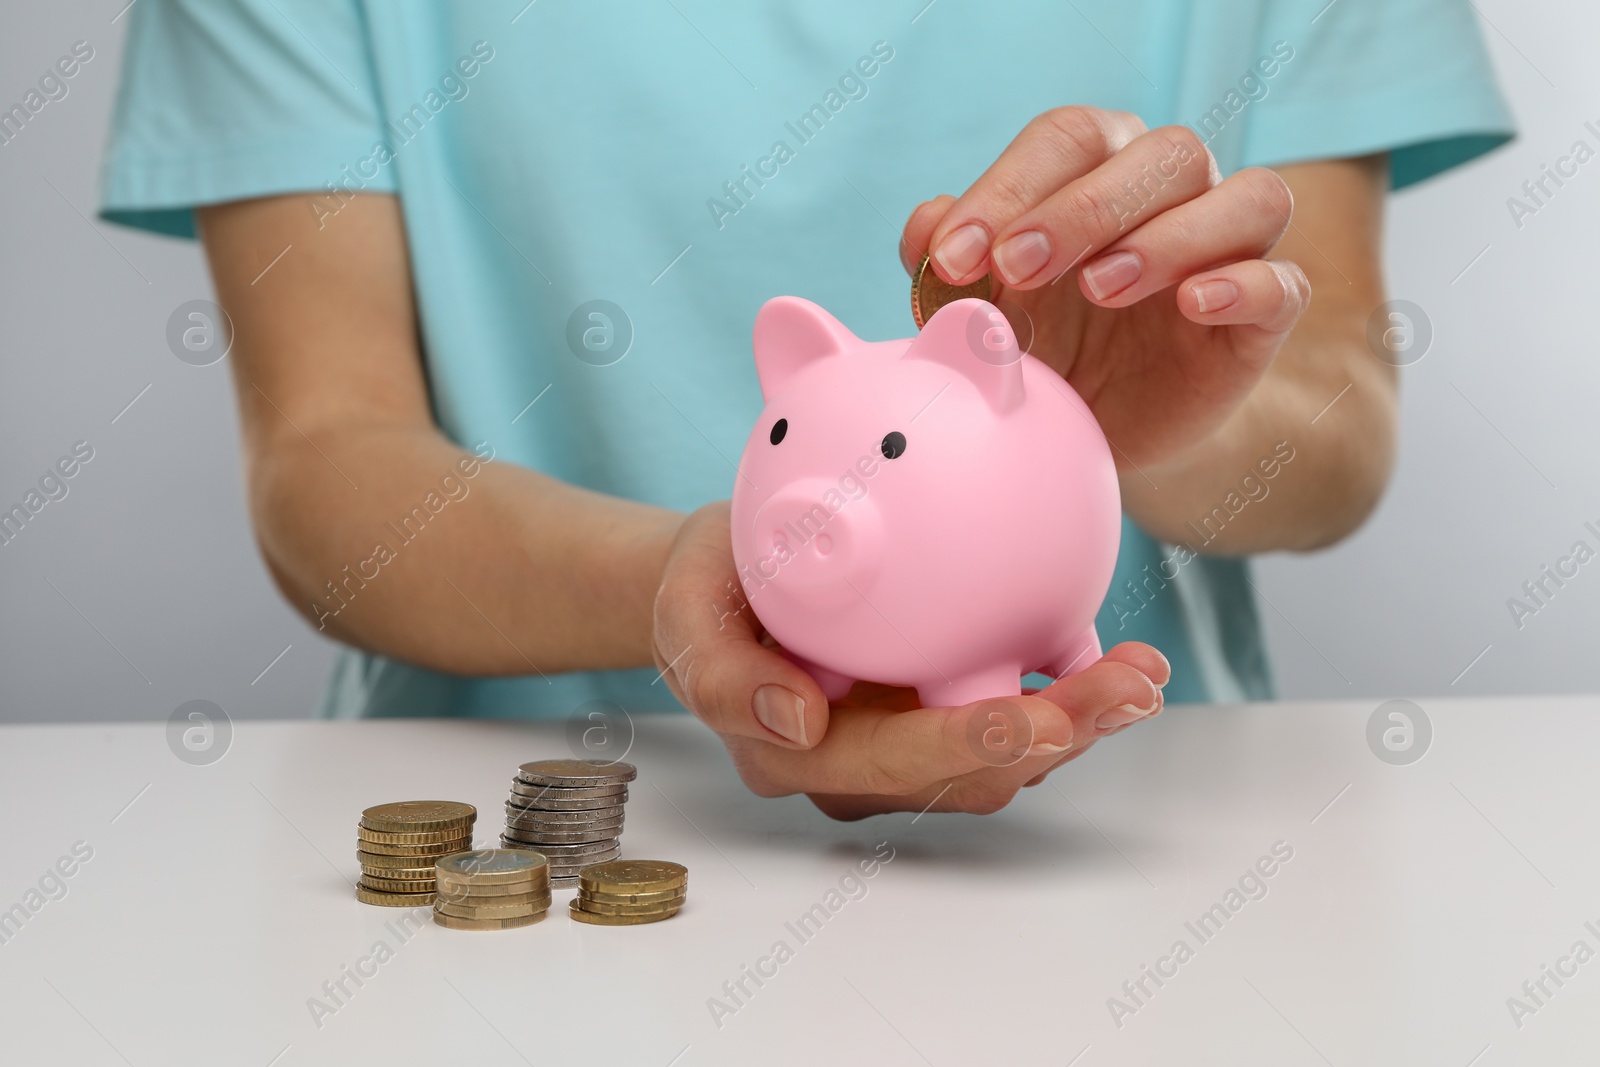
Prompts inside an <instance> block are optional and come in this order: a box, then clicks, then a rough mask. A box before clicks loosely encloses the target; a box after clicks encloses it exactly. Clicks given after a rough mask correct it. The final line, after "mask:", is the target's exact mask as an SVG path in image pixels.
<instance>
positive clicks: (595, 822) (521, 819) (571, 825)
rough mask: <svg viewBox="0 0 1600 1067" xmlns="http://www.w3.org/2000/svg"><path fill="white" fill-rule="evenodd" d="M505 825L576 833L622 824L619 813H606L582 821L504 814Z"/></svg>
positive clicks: (537, 830) (552, 831) (560, 832)
mask: <svg viewBox="0 0 1600 1067" xmlns="http://www.w3.org/2000/svg"><path fill="white" fill-rule="evenodd" d="M506 825H507V826H509V827H512V828H513V829H516V830H527V831H530V832H532V833H551V834H576V833H585V832H587V831H590V830H617V829H619V828H620V827H621V826H622V816H621V815H607V816H606V817H605V818H603V819H584V820H583V821H582V822H545V821H544V820H542V819H530V818H528V817H526V816H523V815H516V816H510V815H508V816H506Z"/></svg>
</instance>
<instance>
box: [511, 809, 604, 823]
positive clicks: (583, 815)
mask: <svg viewBox="0 0 1600 1067" xmlns="http://www.w3.org/2000/svg"><path fill="white" fill-rule="evenodd" d="M506 814H507V816H515V817H518V819H531V821H534V822H552V824H554V822H594V821H595V819H619V817H622V805H606V806H605V808H584V809H582V811H539V809H538V808H518V806H517V805H506Z"/></svg>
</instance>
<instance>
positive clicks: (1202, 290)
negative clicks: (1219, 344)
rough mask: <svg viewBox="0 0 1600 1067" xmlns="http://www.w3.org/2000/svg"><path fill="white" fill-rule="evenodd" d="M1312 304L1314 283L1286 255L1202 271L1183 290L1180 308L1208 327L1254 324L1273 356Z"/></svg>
mask: <svg viewBox="0 0 1600 1067" xmlns="http://www.w3.org/2000/svg"><path fill="white" fill-rule="evenodd" d="M1310 306H1311V281H1310V280H1309V279H1308V278H1307V277H1306V274H1305V271H1303V270H1301V269H1300V266H1299V264H1296V263H1291V262H1289V261H1288V260H1285V259H1276V260H1259V259H1254V260H1250V261H1248V262H1245V263H1233V264H1230V265H1229V266H1226V267H1222V268H1219V269H1217V270H1212V271H1206V272H1204V273H1202V274H1197V275H1195V276H1194V277H1192V278H1189V279H1188V280H1186V281H1185V282H1184V284H1183V285H1182V287H1180V288H1179V290H1178V310H1179V311H1181V312H1183V314H1184V316H1185V317H1186V318H1188V319H1190V320H1192V321H1194V322H1198V323H1201V324H1202V325H1205V326H1242V327H1255V328H1256V332H1255V336H1254V337H1253V340H1254V342H1255V344H1256V345H1258V346H1259V347H1260V348H1261V349H1263V350H1264V351H1265V352H1266V354H1267V355H1269V356H1270V354H1271V353H1272V352H1275V351H1277V348H1278V344H1279V343H1280V342H1281V341H1282V339H1283V337H1284V335H1285V334H1287V333H1288V332H1289V331H1290V330H1292V329H1294V325H1295V323H1297V322H1299V321H1300V316H1302V315H1304V314H1305V312H1306V308H1308V307H1310ZM1242 332H1243V333H1244V336H1245V339H1246V340H1247V341H1249V340H1251V339H1252V338H1251V334H1250V333H1249V331H1242Z"/></svg>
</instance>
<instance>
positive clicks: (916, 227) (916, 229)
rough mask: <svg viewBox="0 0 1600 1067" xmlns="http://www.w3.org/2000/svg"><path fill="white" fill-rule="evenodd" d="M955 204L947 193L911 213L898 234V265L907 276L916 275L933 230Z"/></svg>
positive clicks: (917, 207)
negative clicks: (904, 270) (903, 269)
mask: <svg viewBox="0 0 1600 1067" xmlns="http://www.w3.org/2000/svg"><path fill="white" fill-rule="evenodd" d="M955 202H956V198H955V197H953V196H950V195H949V194H948V193H947V194H945V195H944V196H936V197H934V198H933V199H932V200H925V201H923V202H922V203H920V204H918V205H917V206H916V209H915V210H913V211H912V212H911V217H910V218H909V219H907V220H906V225H905V228H904V229H903V230H902V231H901V234H900V265H901V266H902V267H904V268H905V269H906V273H907V274H915V273H916V269H917V264H919V263H921V262H922V257H923V256H925V255H927V254H928V241H929V240H930V239H931V238H932V237H933V231H934V228H935V227H937V226H938V225H939V220H940V219H942V218H944V217H945V214H946V213H947V212H949V210H950V208H951V207H952V206H953V205H954V204H955Z"/></svg>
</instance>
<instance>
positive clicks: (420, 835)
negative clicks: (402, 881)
mask: <svg viewBox="0 0 1600 1067" xmlns="http://www.w3.org/2000/svg"><path fill="white" fill-rule="evenodd" d="M471 836H472V827H471V826H452V827H451V828H450V829H448V830H421V831H418V832H415V833H413V832H411V831H404V832H393V831H389V830H369V829H367V828H366V827H365V826H358V827H356V837H357V839H358V840H360V841H376V842H378V843H379V844H382V845H437V844H442V843H444V842H451V843H454V842H456V841H461V840H464V839H466V838H470V837H471Z"/></svg>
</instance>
